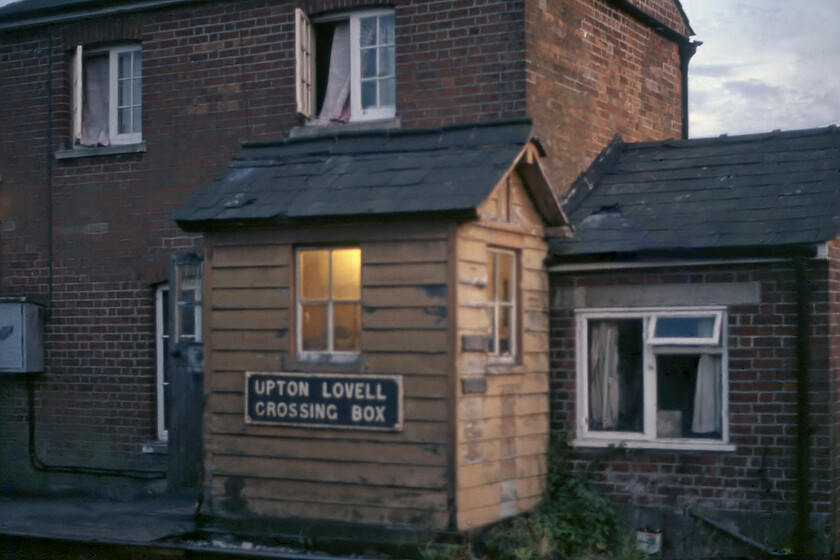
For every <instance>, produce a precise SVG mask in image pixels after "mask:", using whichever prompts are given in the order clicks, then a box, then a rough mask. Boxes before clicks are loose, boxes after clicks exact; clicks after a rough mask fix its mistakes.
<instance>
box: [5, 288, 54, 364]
mask: <svg viewBox="0 0 840 560" xmlns="http://www.w3.org/2000/svg"><path fill="white" fill-rule="evenodd" d="M41 371H44V309H43V308H42V307H41V306H40V305H37V304H35V303H31V302H28V301H25V300H21V299H17V300H9V299H6V300H3V299H0V373H37V372H41Z"/></svg>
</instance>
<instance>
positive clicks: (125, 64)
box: [117, 52, 134, 80]
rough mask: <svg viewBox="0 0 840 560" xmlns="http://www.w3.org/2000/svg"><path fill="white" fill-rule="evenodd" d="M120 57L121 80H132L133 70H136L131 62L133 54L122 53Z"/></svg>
mask: <svg viewBox="0 0 840 560" xmlns="http://www.w3.org/2000/svg"><path fill="white" fill-rule="evenodd" d="M118 57H119V58H118V60H117V73H118V75H119V77H120V79H121V80H124V79H126V78H130V77H131V72H132V69H133V68H134V65H133V63H132V61H131V53H130V52H125V53H120V54H119V55H118Z"/></svg>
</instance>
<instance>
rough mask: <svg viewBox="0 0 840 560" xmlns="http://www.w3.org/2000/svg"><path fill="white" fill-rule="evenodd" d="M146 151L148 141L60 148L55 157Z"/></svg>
mask: <svg viewBox="0 0 840 560" xmlns="http://www.w3.org/2000/svg"><path fill="white" fill-rule="evenodd" d="M145 151H146V142H139V143H137V144H121V145H117V146H99V147H95V148H89V147H86V146H81V147H76V148H71V149H69V150H59V151H57V152H56V153H55V159H57V160H64V159H79V158H86V157H97V156H116V155H123V154H141V153H144V152H145Z"/></svg>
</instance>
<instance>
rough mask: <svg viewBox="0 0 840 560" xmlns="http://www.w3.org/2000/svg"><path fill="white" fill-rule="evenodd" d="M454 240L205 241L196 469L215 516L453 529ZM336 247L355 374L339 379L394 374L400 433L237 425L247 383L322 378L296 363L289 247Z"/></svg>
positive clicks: (448, 236) (298, 236)
mask: <svg viewBox="0 0 840 560" xmlns="http://www.w3.org/2000/svg"><path fill="white" fill-rule="evenodd" d="M453 235H454V226H451V225H446V224H429V223H425V224H418V225H412V224H403V225H400V226H383V225H378V226H375V227H374V226H360V225H356V226H353V225H347V226H333V227H329V228H318V227H308V228H305V229H304V228H301V229H297V230H294V231H286V232H283V231H276V232H274V231H267V232H260V233H247V234H246V233H227V234H214V235H211V236H209V238H208V244H207V246H208V254H207V267H206V270H207V272H206V280H205V285H206V306H207V307H206V324H205V332H206V335H207V337H208V340H207V368H206V369H207V374H206V376H207V377H206V382H205V390H206V393H207V395H206V396H207V405H206V421H205V440H206V441H205V448H206V462H205V464H206V467H207V479H208V487H207V489H206V492H207V494H208V496H207V497H208V498H209V501H210V503H211V507H212V511H213V512H214V513H215V514H217V515H222V516H228V517H237V518H247V517H253V516H259V517H266V518H277V519H284V518H298V519H312V520H325V521H335V522H355V523H365V524H376V525H389V526H406V527H408V526H410V527H412V528H416V529H430V530H442V529H447V528H449V527H450V525H451V521H450V518H451V516H450V511H451V503H450V502H451V499H450V496H451V489H450V483H451V478H450V475H449V472H450V469H451V462H452V461H451V458H452V454H451V449H452V438H451V432H450V426H451V423H452V419H451V416H452V412H451V410H452V407H453V403H452V397H451V392H452V381H451V380H452V375H451V370H452V354H451V352H450V346H451V342H450V341H451V340H453V334H452V331H451V330H450V329H451V328H452V324H451V320H450V317H449V313H448V304H449V300H450V295H449V293H448V291H449V290H448V289H447V285H448V283H449V279H450V278H451V277H452V272H451V265H450V263H449V255H450V253H451V250H452V249H451V247H452V236H453ZM347 242H350V243H358V244H359V246H360V247H361V249H362V284H363V288H362V307H363V311H362V337H361V340H362V356H361V365H360V366H356V367H355V368H354V369H348V370H346V371H350V372H354V373H360V372H361V373H367V374H376V373H382V374H388V375H392V374H399V375H402V376H403V383H404V393H405V398H404V402H403V405H404V414H405V422H404V429H403V430H402V431H401V432H398V433H392V432H374V431H356V430H339V429H315V428H300V427H285V426H277V427H274V426H264V425H246V424H245V422H244V414H243V407H244V394H243V389H244V376H245V372H246V371H266V372H270V371H284V370H285V371H313V372H317V371H319V370H318V369H315V368H313V367H310V366H302V365H300V364H295V363H294V361H293V360H294V356H293V353H292V348H293V346H294V341H293V336H294V334H293V333H294V331H293V328H292V325H293V324H294V317H293V316H294V304H293V301H294V300H293V295H292V292H293V290H294V270H293V264H294V260H293V259H294V249H295V247H296V246H300V245H307V244H313V245H320V244H325V245H330V244H335V243H347ZM321 371H323V370H321Z"/></svg>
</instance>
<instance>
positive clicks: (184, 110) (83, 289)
mask: <svg viewBox="0 0 840 560" xmlns="http://www.w3.org/2000/svg"><path fill="white" fill-rule="evenodd" d="M367 4H370V5H373V4H378V3H376V2H368V1H365V0H363V1H359V2H347V1H338V0H335V1H328V0H323V1H312V2H297V3H293V2H284V3H276V2H268V1H266V0H254V1H241V2H236V3H232V2H219V3H202V4H200V5H192V6H190V7H183V8H177V9H171V10H166V11H154V12H142V13H137V14H133V15H125V16H115V17H112V18H104V19H97V20H85V21H81V22H77V23H68V24H64V25H56V26H54V27H52V28H51V29H45V28H36V29H27V30H25V31H10V32H5V33H2V34H0V92H2V98H3V99H4V103H3V104H2V107H0V119H2V121H3V122H4V127H5V130H4V134H3V135H2V137H0V162H2V164H0V166H2V167H0V175H2V185H0V188H2V193H3V194H2V197H1V198H0V213H1V214H0V221H1V222H2V283H0V295H3V296H21V295H24V294H28V295H39V296H42V297H43V298H46V299H51V309H50V315H49V318H48V320H47V323H46V351H47V357H46V360H47V362H46V363H47V365H46V369H47V372H46V374H44V375H39V376H37V377H34V378H33V379H34V381H35V382H34V404H35V411H36V414H35V419H36V423H37V425H36V429H37V434H36V435H37V451H38V455H39V457H40V459H41V460H43V461H44V462H45V463H48V464H52V465H81V466H86V467H107V468H144V467H145V466H146V458H145V457H144V456H143V455H142V454H140V453H139V449H140V444H141V443H143V442H148V441H150V440H152V439H154V437H155V420H154V418H155V346H154V334H155V327H154V288H155V285H156V284H157V283H159V282H162V281H165V280H166V263H167V258H168V255H169V254H170V253H174V252H189V251H195V250H200V239H199V238H197V237H195V236H189V235H185V234H184V233H182V232H180V231H179V230H178V229H177V228H176V227H175V225H174V223H173V222H172V221H171V219H170V216H171V215H172V213H173V212H174V211H175V209H176V208H178V207H179V206H180V205H181V204H182V203H183V202H184V201H185V200H186V199H187V198H188V197H189V196H191V194H192V193H195V192H197V191H198V190H199V189H200V188H202V187H203V186H204V185H206V184H207V183H209V182H210V181H211V180H212V178H213V177H214V176H216V175H217V174H218V173H219V172H220V171H221V170H222V169H223V168H224V167H225V166H226V165H227V164H228V162H229V161H230V159H231V157H232V156H233V154H234V153H235V152H236V151H237V149H238V144H239V142H241V141H243V140H260V139H275V138H279V137H284V136H287V135H288V133H289V131H290V130H291V128H292V127H294V126H297V125H299V124H301V121H300V120H299V118H298V116H297V115H296V114H295V94H294V48H293V47H294V45H293V41H294V21H293V11H294V6H295V5H300V6H301V7H303V8H304V9H305V10H306V11H307V12H308V13H310V14H317V13H319V12H322V11H326V10H333V9H342V8H351V7H356V6H363V5H367ZM397 35H398V59H397V64H398V69H397V73H398V75H399V83H398V107H399V116H400V118H401V120H402V125H403V126H404V127H413V126H427V125H429V126H431V125H441V124H445V123H450V122H456V121H462V122H463V121H475V120H487V119H499V118H505V117H517V116H523V115H524V107H525V103H524V98H523V91H524V61H523V55H522V50H523V48H524V33H523V30H522V7H521V2H510V1H499V0H485V1H482V2H473V1H471V0H470V1H466V0H463V1H447V2H407V1H403V2H398V3H397ZM119 40H139V41H141V42H142V48H143V80H144V83H143V95H144V98H143V123H144V131H143V138H144V141H145V143H146V151H145V152H143V153H134V154H123V155H107V156H97V157H86V158H71V159H60V160H57V159H56V158H55V155H56V153H58V152H60V151H61V150H68V149H70V148H71V147H72V142H71V128H72V126H71V122H72V117H71V77H70V73H71V69H70V64H71V53H72V50H73V48H74V46H75V45H77V44H92V43H99V42H104V43H107V42H111V41H119ZM50 142H51V143H50ZM50 205H51V212H50ZM50 214H51V216H50ZM0 384H2V388H1V389H0V428H2V433H4V434H7V435H8V439H7V440H6V441H9V442H11V443H8V444H4V445H3V446H2V449H0V472H2V473H3V477H2V484H8V485H16V486H26V485H29V486H30V487H31V488H35V487H36V486H37V485H38V484H39V482H38V481H37V480H35V479H32V481H31V482H26V480H29V479H27V477H26V476H25V475H28V474H30V473H31V471H30V468H29V465H28V459H27V433H28V427H27V417H28V401H27V391H26V383H25V382H24V380H23V378H21V377H17V376H15V377H5V378H2V379H0Z"/></svg>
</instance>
